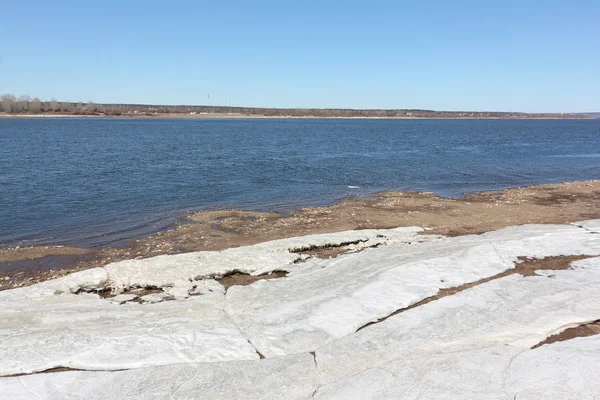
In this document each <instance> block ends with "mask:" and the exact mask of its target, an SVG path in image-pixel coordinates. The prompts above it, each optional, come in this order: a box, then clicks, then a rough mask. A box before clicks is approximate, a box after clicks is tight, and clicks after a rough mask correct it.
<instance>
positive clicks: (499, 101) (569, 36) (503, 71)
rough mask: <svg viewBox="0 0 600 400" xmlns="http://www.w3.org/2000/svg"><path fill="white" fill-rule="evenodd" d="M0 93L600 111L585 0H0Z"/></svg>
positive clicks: (594, 6)
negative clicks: (568, 0)
mask: <svg viewBox="0 0 600 400" xmlns="http://www.w3.org/2000/svg"><path fill="white" fill-rule="evenodd" d="M0 93H13V94H15V95H17V96H19V95H23V94H27V95H30V96H38V97H40V98H41V99H42V100H49V99H51V98H53V97H54V98H56V99H58V100H64V101H84V102H85V101H93V102H96V103H145V104H198V105H201V104H208V96H209V94H210V103H211V104H212V105H229V98H231V104H232V105H233V106H255V107H292V108H295V107H307V108H309V107H318V108H325V107H335V108H385V109H395V108H418V109H434V110H470V111H483V110H488V111H523V112H586V111H600V1H598V0H572V1H570V2H567V1H555V0H545V1H541V0H539V1H530V0H522V1H513V0H505V1H474V0H466V1H444V0H430V1H414V0H413V1H410V2H409V1H400V0H396V1H377V0H371V1H368V2H367V1H360V2H358V1H352V0H348V1H326V0H321V1H312V0H306V1H301V2H291V4H288V3H287V2H285V1H260V0H256V1H238V0H231V1H220V2H214V1H212V2H205V1H186V0H184V1H171V2H166V1H153V0H147V1H136V0H133V1H132V0H121V1H113V0H104V1H102V2H89V1H88V2H86V1H81V0H78V1H71V0H65V1H61V0H54V1H48V0H44V1H38V0H30V1H26V2H21V1H15V0H0Z"/></svg>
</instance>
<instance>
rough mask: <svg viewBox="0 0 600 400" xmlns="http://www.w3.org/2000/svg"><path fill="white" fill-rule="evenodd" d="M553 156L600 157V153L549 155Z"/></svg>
mask: <svg viewBox="0 0 600 400" xmlns="http://www.w3.org/2000/svg"><path fill="white" fill-rule="evenodd" d="M548 157H551V158H600V153H592V154H557V155H553V156H548Z"/></svg>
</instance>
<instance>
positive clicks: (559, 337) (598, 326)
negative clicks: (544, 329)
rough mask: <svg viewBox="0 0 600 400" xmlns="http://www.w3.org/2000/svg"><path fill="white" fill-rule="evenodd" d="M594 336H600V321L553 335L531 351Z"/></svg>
mask: <svg viewBox="0 0 600 400" xmlns="http://www.w3.org/2000/svg"><path fill="white" fill-rule="evenodd" d="M594 335H600V320H597V321H594V322H591V323H589V324H583V325H579V326H575V327H573V328H568V329H565V330H564V331H562V332H561V333H558V334H556V335H552V336H548V338H546V340H544V341H542V342H539V343H538V344H536V345H535V346H533V347H532V348H531V349H532V350H533V349H537V348H538V347H540V346H543V345H545V344H552V343H556V342H562V341H565V340H570V339H574V338H578V337H586V336H594Z"/></svg>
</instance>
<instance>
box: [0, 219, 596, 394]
mask: <svg viewBox="0 0 600 400" xmlns="http://www.w3.org/2000/svg"><path fill="white" fill-rule="evenodd" d="M597 223H598V221H584V222H582V223H577V224H572V225H534V226H531V225H529V226H520V227H511V228H507V229H503V230H500V231H496V232H490V233H486V234H484V235H471V236H464V237H457V238H445V239H440V238H438V237H434V236H427V235H425V236H423V235H419V236H415V234H416V233H417V232H418V231H419V230H418V229H414V228H413V229H412V230H411V229H399V230H387V231H368V232H360V231H352V232H342V233H339V234H332V235H317V236H313V237H308V238H293V239H285V240H283V241H275V242H268V243H263V244H260V245H256V246H249V247H246V248H241V249H234V250H236V251H235V252H233V251H224V252H211V254H210V255H207V254H203V255H198V254H195V255H194V256H192V255H186V256H187V258H186V257H179V256H170V257H175V258H160V257H157V258H154V259H150V260H136V262H132V263H131V264H124V265H123V268H124V269H123V270H121V271H116V270H117V267H116V266H115V264H112V265H111V266H107V267H105V268H99V269H96V270H90V271H91V272H90V271H84V272H86V274H83V275H79V276H75V277H73V276H70V277H65V278H61V279H62V280H55V281H49V282H45V283H43V284H39V285H34V286H31V287H28V288H21V289H15V290H10V291H4V292H0V306H1V307H0V321H1V324H0V375H11V374H17V373H29V372H35V371H42V370H45V369H48V368H53V367H57V366H65V367H71V368H79V369H87V370H89V371H85V372H62V373H49V374H34V375H28V376H20V377H4V378H0V393H1V394H2V395H3V396H8V397H7V398H11V399H12V398H14V399H30V398H44V399H50V398H61V399H62V398H67V399H69V398H72V399H74V398H96V399H114V398H126V399H133V398H151V399H166V398H199V397H200V398H210V399H236V398H282V399H289V398H306V399H308V398H311V397H314V398H326V399H330V398H340V399H353V398H357V399H369V398H372V399H381V398H383V399H385V398H390V399H405V398H406V399H417V398H418V399H457V398H468V399H514V398H515V396H516V398H527V399H564V398H566V399H569V398H571V399H580V398H581V399H586V398H590V399H591V398H594V397H593V396H594V395H596V394H597V393H599V392H600V386H599V385H600V372H598V371H600V368H598V367H599V366H600V365H599V364H600V362H599V361H598V360H600V354H599V353H600V336H592V337H589V338H578V339H572V340H570V341H567V342H562V343H554V344H551V345H544V346H541V347H539V348H537V349H535V350H531V349H530V348H531V347H532V346H534V345H535V344H537V343H539V342H541V341H543V340H544V339H545V338H546V337H548V336H550V335H552V334H555V333H558V332H560V331H562V330H564V329H566V328H568V327H571V326H576V325H579V324H582V323H586V322H590V321H594V320H598V319H600V289H599V288H600V258H592V259H586V260H581V261H577V262H575V263H573V264H572V265H573V269H572V270H562V271H541V272H540V275H539V276H532V277H521V276H517V275H511V276H508V277H504V278H500V279H496V280H492V281H490V282H488V283H484V284H480V285H478V286H475V287H472V288H469V289H466V290H464V291H462V292H460V293H457V294H454V295H451V296H447V297H444V298H442V299H438V300H435V301H432V302H430V303H428V304H425V305H421V306H419V307H415V308H412V309H410V310H407V311H404V312H401V313H399V314H396V315H393V316H391V317H389V318H388V319H386V320H385V321H382V322H380V323H377V324H373V325H370V326H368V327H365V328H364V329H362V330H360V331H358V332H356V329H357V328H359V327H361V326H363V325H364V324H366V323H368V322H369V321H375V320H378V319H379V318H382V317H386V316H388V315H389V314H391V313H393V312H394V311H396V310H398V309H401V308H404V307H407V306H409V305H411V304H414V303H416V302H418V301H420V300H422V299H423V298H426V297H429V296H432V295H434V294H436V293H437V291H438V290H439V289H440V288H449V287H455V286H459V285H461V284H463V283H466V282H474V281H477V280H480V279H482V278H485V277H491V276H494V275H496V274H498V273H500V272H502V271H505V270H506V269H509V268H512V267H513V266H514V263H515V262H516V261H517V260H518V257H523V256H525V257H537V258H542V257H546V256H556V255H571V254H587V255H599V254H600V235H598V234H596V233H594V232H593V229H594V228H593V227H594V226H596V225H595V224H597ZM582 227H583V228H582ZM590 227H591V228H590ZM361 235H362V236H361ZM357 240H359V242H358V243H357V244H355V245H353V246H356V247H370V246H371V245H374V244H383V243H385V246H381V247H378V248H376V249H375V248H373V249H371V248H366V249H363V250H362V251H361V252H359V253H355V254H347V255H343V256H339V257H337V258H335V259H330V260H319V259H310V260H308V261H307V262H306V263H301V264H293V261H294V260H295V259H297V258H299V255H298V254H296V253H290V252H289V250H290V249H292V250H298V249H302V248H309V247H311V246H325V245H327V244H331V243H337V244H340V243H348V242H353V241H357ZM363 240H364V241H365V242H362V241H363ZM408 243H411V244H408ZM219 255H221V256H222V258H219V257H220V256H219ZM219 260H220V261H219ZM138 261H143V262H138ZM163 261H164V262H163ZM179 261H181V263H179ZM244 262H245V263H246V264H244ZM161 265H162V268H161ZM244 265H245V266H244ZM240 266H241V267H240ZM232 268H233V270H243V271H246V272H249V273H253V274H257V275H258V274H261V273H264V272H269V270H270V271H273V270H287V271H290V273H289V275H288V276H287V277H285V278H281V279H274V280H261V281H258V282H255V283H254V284H252V285H250V286H244V287H242V286H232V287H230V288H229V289H228V290H227V291H225V290H224V288H223V286H222V285H220V284H219V283H218V282H216V281H215V280H212V279H204V280H194V279H191V280H190V279H188V278H190V277H191V278H197V277H198V276H205V277H210V276H215V275H220V274H224V273H227V272H231V271H232ZM240 268H245V269H240ZM144 269H146V272H147V274H146V276H144V273H143V272H144ZM126 271H127V273H126ZM128 273H129V274H131V275H127V274H128ZM196 274H198V275H196ZM108 281H110V282H112V283H113V284H117V285H118V286H119V287H122V288H125V287H128V286H133V287H135V286H144V285H153V286H160V287H163V289H164V290H165V292H167V293H163V294H157V295H148V296H155V297H163V298H164V296H169V295H174V296H175V297H177V299H176V300H174V301H167V302H160V303H156V304H150V303H145V304H137V303H125V304H120V305H118V304H112V303H111V302H110V301H109V300H107V299H102V298H100V297H99V296H97V295H94V294H87V293H82V294H78V295H75V294H73V293H78V292H80V291H81V288H83V287H85V288H86V290H91V291H93V290H97V289H99V288H102V287H103V285H105V284H106V282H108ZM148 296H144V297H143V298H142V299H144V298H147V297H148ZM257 350H258V352H260V353H261V354H263V355H264V356H265V357H266V359H264V360H259V353H258V352H257ZM313 350H316V353H315V357H314V358H313V355H311V354H309V351H313ZM117 369H127V370H126V371H110V372H108V370H117ZM0 397H1V396H0Z"/></svg>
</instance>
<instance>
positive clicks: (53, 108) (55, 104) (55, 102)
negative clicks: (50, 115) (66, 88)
mask: <svg viewBox="0 0 600 400" xmlns="http://www.w3.org/2000/svg"><path fill="white" fill-rule="evenodd" d="M57 110H58V100H56V99H55V98H54V97H53V98H52V100H50V111H52V112H56V111H57Z"/></svg>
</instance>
